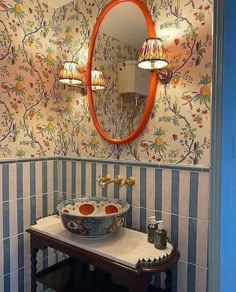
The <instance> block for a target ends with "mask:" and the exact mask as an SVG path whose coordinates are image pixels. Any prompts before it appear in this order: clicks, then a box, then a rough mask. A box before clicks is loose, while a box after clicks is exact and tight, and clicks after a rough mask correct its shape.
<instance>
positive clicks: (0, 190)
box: [0, 164, 3, 203]
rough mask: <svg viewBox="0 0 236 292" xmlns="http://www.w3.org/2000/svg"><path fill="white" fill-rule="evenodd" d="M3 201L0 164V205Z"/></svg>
mask: <svg viewBox="0 0 236 292" xmlns="http://www.w3.org/2000/svg"><path fill="white" fill-rule="evenodd" d="M2 201H3V197H2V164H0V203H1V202H2Z"/></svg>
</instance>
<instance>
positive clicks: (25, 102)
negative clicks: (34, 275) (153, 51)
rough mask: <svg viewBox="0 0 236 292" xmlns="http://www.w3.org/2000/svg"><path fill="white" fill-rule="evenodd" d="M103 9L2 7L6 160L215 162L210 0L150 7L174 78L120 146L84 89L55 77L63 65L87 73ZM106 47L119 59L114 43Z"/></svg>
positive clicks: (18, 0) (1, 139) (91, 5)
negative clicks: (96, 119)
mask: <svg viewBox="0 0 236 292" xmlns="http://www.w3.org/2000/svg"><path fill="white" fill-rule="evenodd" d="M105 4H106V3H105V2H99V1H98V2H97V1H96V2H94V1H90V0H88V1H86V2H84V1H81V2H78V3H76V2H71V3H70V4H68V5H66V6H63V7H61V8H59V9H56V10H55V9H52V8H50V7H48V6H47V4H45V3H43V2H39V1H36V0H32V1H22V0H15V1H13V0H10V1H0V5H1V9H0V84H1V87H0V117H1V118H0V157H33V156H48V155H67V156H80V157H96V158H112V159H129V160H141V161H153V162H160V163H178V164H198V165H209V146H210V114H211V113H210V112H211V71H212V9H213V7H212V6H213V3H212V1H210V0H193V1H189V0H163V1H157V0H154V1H147V2H146V4H147V6H148V8H149V10H150V12H151V15H152V17H153V20H154V21H155V26H156V31H157V35H158V36H159V37H161V38H162V39H163V41H164V43H165V47H166V48H167V49H168V55H169V67H170V68H171V69H172V71H173V78H172V80H171V82H170V83H169V84H167V85H165V86H164V85H160V84H159V85H158V88H157V92H156V100H155V106H154V109H153V112H152V115H151V118H150V121H149V123H148V124H147V127H146V129H145V130H144V131H143V133H142V134H141V136H140V137H138V138H137V139H136V140H135V141H133V142H132V143H130V144H127V145H123V146H116V145H112V144H109V143H107V142H106V141H104V140H103V139H102V138H101V137H100V136H99V135H98V133H97V132H96V130H95V128H94V126H93V123H92V121H91V118H90V115H89V110H88V102H87V96H86V91H85V90H84V88H73V87H68V86H64V85H62V84H60V83H59V81H58V73H59V69H60V67H61V65H62V64H63V62H64V61H66V60H73V61H76V62H78V63H79V65H80V68H81V71H82V72H83V73H85V71H86V60H87V53H88V43H89V37H90V35H91V31H92V28H93V24H94V22H95V21H96V18H97V16H98V15H99V12H100V11H101V9H102V8H103V7H104V6H105ZM106 49H107V50H108V51H111V50H113V51H115V52H117V53H116V55H117V58H118V57H119V55H118V54H119V52H120V51H119V50H118V49H117V47H116V48H114V43H113V42H107V44H106ZM106 78H108V79H109V72H106Z"/></svg>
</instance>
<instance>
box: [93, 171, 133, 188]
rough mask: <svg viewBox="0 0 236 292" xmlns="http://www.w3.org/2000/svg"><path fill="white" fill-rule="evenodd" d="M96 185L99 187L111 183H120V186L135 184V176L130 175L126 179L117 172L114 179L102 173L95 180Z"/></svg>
mask: <svg viewBox="0 0 236 292" xmlns="http://www.w3.org/2000/svg"><path fill="white" fill-rule="evenodd" d="M96 181H97V182H98V185H99V186H100V187H104V186H105V185H108V184H111V183H115V184H118V185H120V186H121V187H122V186H124V185H134V184H135V178H134V177H132V176H130V177H128V178H126V179H124V178H123V177H122V176H121V175H120V174H118V175H117V176H115V178H114V179H111V177H110V175H108V174H107V175H104V176H102V177H99V178H98V179H97V180H96Z"/></svg>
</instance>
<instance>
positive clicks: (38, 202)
mask: <svg viewBox="0 0 236 292" xmlns="http://www.w3.org/2000/svg"><path fill="white" fill-rule="evenodd" d="M35 198H36V219H38V218H41V217H43V208H42V195H36V196H35Z"/></svg>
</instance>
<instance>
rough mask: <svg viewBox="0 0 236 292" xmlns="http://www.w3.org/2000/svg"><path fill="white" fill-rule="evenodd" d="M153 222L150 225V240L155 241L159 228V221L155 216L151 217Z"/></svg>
mask: <svg viewBox="0 0 236 292" xmlns="http://www.w3.org/2000/svg"><path fill="white" fill-rule="evenodd" d="M149 219H150V220H151V223H150V224H149V225H148V242H150V243H154V233H155V231H156V230H157V221H156V218H155V216H151V217H149Z"/></svg>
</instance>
